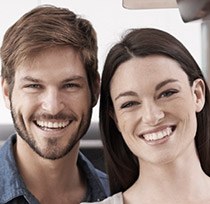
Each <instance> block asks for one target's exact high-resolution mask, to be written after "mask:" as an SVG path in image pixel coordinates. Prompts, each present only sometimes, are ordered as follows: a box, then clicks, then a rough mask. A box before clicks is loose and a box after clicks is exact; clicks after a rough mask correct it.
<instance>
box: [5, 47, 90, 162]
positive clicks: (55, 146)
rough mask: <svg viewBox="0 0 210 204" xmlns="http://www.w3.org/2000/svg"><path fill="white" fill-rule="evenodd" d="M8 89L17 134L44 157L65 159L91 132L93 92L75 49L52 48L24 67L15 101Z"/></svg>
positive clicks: (17, 79) (18, 74)
mask: <svg viewBox="0 0 210 204" xmlns="http://www.w3.org/2000/svg"><path fill="white" fill-rule="evenodd" d="M2 85H3V90H4V98H5V101H6V104H7V106H8V107H9V108H10V109H11V113H12V117H13V121H14V124H15V127H16V131H17V134H18V135H19V136H20V137H21V138H22V139H24V140H25V142H27V143H28V144H29V146H30V147H31V148H32V149H33V150H34V151H35V152H36V153H37V154H39V155H40V156H41V157H43V158H47V159H59V158H61V157H63V156H65V155H66V154H67V153H68V152H69V151H70V150H71V149H72V148H73V147H74V145H75V144H76V143H77V142H78V141H79V139H80V138H81V136H83V135H84V133H85V132H86V130H87V128H88V126H89V122H90V118H91V113H92V104H91V93H90V89H89V85H88V80H87V76H86V72H85V69H84V66H83V64H82V62H81V60H80V57H79V55H78V54H77V53H75V52H74V50H72V49H70V48H62V49H56V50H55V49H52V50H48V51H45V52H44V53H42V54H41V55H38V56H36V57H35V58H34V59H33V60H32V61H29V62H27V63H24V64H21V65H20V66H18V67H17V69H16V73H15V78H14V88H13V90H12V93H11V97H9V94H8V85H7V83H6V82H3V84H2Z"/></svg>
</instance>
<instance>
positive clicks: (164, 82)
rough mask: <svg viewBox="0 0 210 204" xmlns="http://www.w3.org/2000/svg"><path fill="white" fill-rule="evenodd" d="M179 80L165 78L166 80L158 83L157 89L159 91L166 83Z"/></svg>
mask: <svg viewBox="0 0 210 204" xmlns="http://www.w3.org/2000/svg"><path fill="white" fill-rule="evenodd" d="M177 81H178V80H177V79H167V80H164V81H162V82H160V83H159V84H157V86H156V87H155V91H158V90H159V89H161V88H162V87H163V86H165V85H166V84H169V83H174V82H177Z"/></svg>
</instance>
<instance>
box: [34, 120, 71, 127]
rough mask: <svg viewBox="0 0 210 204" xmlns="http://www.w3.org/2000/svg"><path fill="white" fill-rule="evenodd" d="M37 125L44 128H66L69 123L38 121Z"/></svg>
mask: <svg viewBox="0 0 210 204" xmlns="http://www.w3.org/2000/svg"><path fill="white" fill-rule="evenodd" d="M36 123H37V125H38V126H40V127H42V128H64V127H66V126H67V125H68V124H69V121H65V122H47V121H36Z"/></svg>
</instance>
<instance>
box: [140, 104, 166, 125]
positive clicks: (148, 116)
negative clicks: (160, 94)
mask: <svg viewBox="0 0 210 204" xmlns="http://www.w3.org/2000/svg"><path fill="white" fill-rule="evenodd" d="M142 108H143V114H142V121H143V122H144V123H146V124H148V125H152V126H154V125H157V124H158V123H159V122H160V121H161V119H163V118H164V117H165V113H164V111H163V110H162V107H160V106H159V105H157V104H156V103H155V102H154V101H150V102H146V103H144V104H143V107H142Z"/></svg>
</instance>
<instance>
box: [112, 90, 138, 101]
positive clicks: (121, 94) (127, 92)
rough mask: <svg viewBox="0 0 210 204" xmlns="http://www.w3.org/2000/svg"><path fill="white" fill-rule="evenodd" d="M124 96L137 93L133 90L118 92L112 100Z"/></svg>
mask: <svg viewBox="0 0 210 204" xmlns="http://www.w3.org/2000/svg"><path fill="white" fill-rule="evenodd" d="M125 96H137V93H136V92H134V91H126V92H123V93H120V94H119V95H118V96H117V97H116V98H115V99H114V100H115V101H116V100H117V99H119V98H121V97H125Z"/></svg>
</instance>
